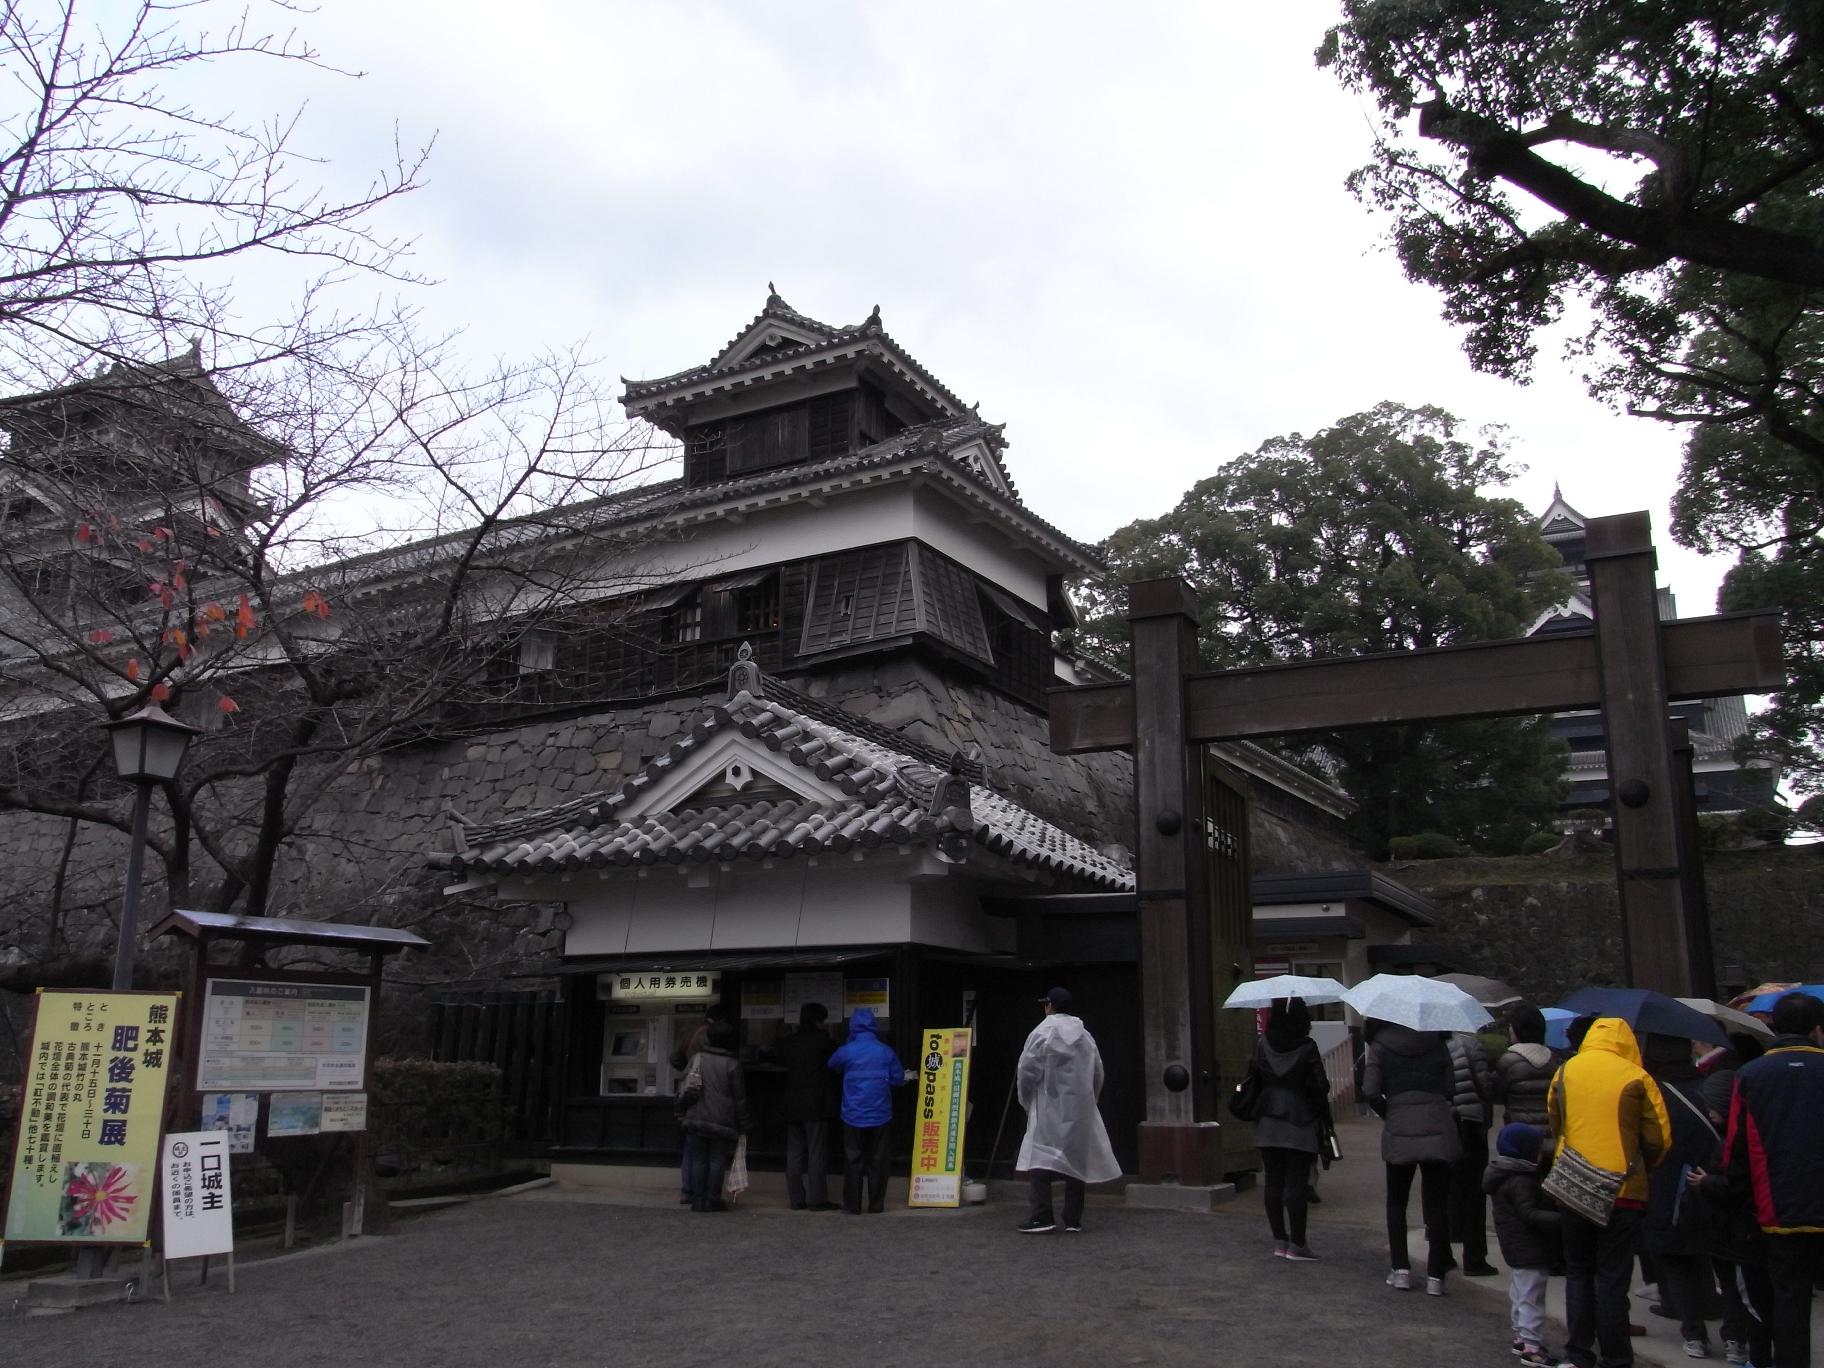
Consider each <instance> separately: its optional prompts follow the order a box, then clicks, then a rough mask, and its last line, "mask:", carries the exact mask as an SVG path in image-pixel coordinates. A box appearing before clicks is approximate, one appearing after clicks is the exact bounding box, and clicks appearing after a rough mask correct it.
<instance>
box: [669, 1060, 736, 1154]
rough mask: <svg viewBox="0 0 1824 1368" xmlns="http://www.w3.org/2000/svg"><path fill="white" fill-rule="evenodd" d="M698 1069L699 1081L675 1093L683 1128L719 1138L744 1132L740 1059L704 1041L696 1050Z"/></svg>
mask: <svg viewBox="0 0 1824 1368" xmlns="http://www.w3.org/2000/svg"><path fill="white" fill-rule="evenodd" d="M697 1071H698V1073H699V1075H700V1076H701V1078H702V1083H701V1085H699V1086H694V1087H686V1088H685V1090H684V1091H683V1092H681V1093H679V1094H678V1103H677V1106H678V1112H679V1114H680V1115H681V1116H682V1118H683V1126H684V1129H685V1130H687V1131H689V1132H690V1133H691V1134H692V1135H708V1136H713V1137H715V1138H716V1139H718V1140H733V1139H736V1138H737V1137H739V1136H743V1135H746V1134H747V1132H748V1128H749V1126H750V1124H751V1122H750V1118H749V1117H748V1114H747V1080H746V1079H745V1078H743V1077H742V1074H741V1061H740V1060H738V1059H736V1058H735V1057H734V1056H733V1055H732V1054H730V1053H729V1052H728V1051H727V1050H725V1049H722V1048H721V1047H720V1046H716V1045H705V1046H704V1047H703V1048H702V1049H701V1050H699V1051H698V1052H697Z"/></svg>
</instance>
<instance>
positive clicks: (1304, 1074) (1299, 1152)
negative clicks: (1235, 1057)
mask: <svg viewBox="0 0 1824 1368" xmlns="http://www.w3.org/2000/svg"><path fill="white" fill-rule="evenodd" d="M1252 1067H1253V1068H1254V1069H1255V1071H1256V1072H1257V1073H1258V1074H1259V1075H1260V1078H1261V1081H1262V1084H1263V1085H1264V1086H1263V1088H1262V1094H1261V1104H1260V1115H1259V1116H1258V1118H1256V1120H1255V1122H1254V1147H1255V1148H1256V1149H1258V1150H1259V1151H1260V1162H1261V1167H1262V1168H1263V1169H1264V1170H1265V1173H1264V1178H1265V1181H1264V1182H1263V1183H1262V1185H1261V1191H1262V1194H1263V1196H1264V1197H1265V1199H1266V1207H1267V1224H1268V1225H1269V1226H1271V1227H1272V1229H1273V1253H1274V1255H1275V1256H1277V1257H1279V1258H1282V1259H1291V1260H1293V1261H1294V1262H1301V1261H1304V1260H1309V1259H1315V1258H1316V1257H1317V1255H1316V1254H1314V1253H1312V1251H1311V1246H1310V1245H1309V1244H1307V1243H1306V1241H1305V1218H1306V1215H1307V1212H1308V1210H1309V1207H1308V1205H1307V1203H1308V1202H1309V1201H1310V1196H1311V1166H1312V1164H1313V1163H1314V1162H1315V1161H1316V1160H1317V1158H1318V1156H1319V1154H1321V1153H1322V1152H1323V1145H1324V1137H1325V1136H1326V1135H1328V1134H1329V1132H1330V1130H1331V1119H1330V1078H1329V1075H1328V1074H1326V1073H1325V1072H1324V1059H1323V1056H1322V1055H1320V1054H1319V1053H1318V1050H1317V1046H1316V1044H1315V1043H1313V1041H1312V1039H1311V1011H1310V1009H1309V1008H1307V1007H1306V1006H1305V1003H1304V999H1302V998H1277V999H1275V1000H1274V1003H1273V1009H1272V1011H1271V1012H1270V1013H1269V1014H1268V1017H1267V1029H1266V1033H1265V1034H1264V1035H1262V1036H1261V1038H1260V1039H1259V1040H1257V1041H1255V1042H1254V1062H1253V1066H1252Z"/></svg>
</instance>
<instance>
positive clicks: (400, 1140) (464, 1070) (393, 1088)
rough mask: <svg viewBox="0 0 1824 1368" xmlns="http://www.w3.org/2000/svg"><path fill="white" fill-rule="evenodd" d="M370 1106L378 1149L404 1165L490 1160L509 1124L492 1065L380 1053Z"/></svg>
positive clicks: (404, 1167)
mask: <svg viewBox="0 0 1824 1368" xmlns="http://www.w3.org/2000/svg"><path fill="white" fill-rule="evenodd" d="M369 1106H370V1107H371V1108H372V1115H370V1116H369V1117H368V1129H369V1131H370V1132H371V1133H372V1135H373V1137H374V1148H375V1153H376V1154H377V1155H379V1156H382V1157H383V1159H384V1161H385V1162H386V1164H387V1166H388V1167H390V1168H394V1169H396V1170H398V1171H401V1172H407V1173H409V1172H414V1171H418V1170H425V1169H447V1168H450V1167H474V1166H478V1165H491V1164H492V1163H493V1162H494V1161H495V1159H496V1158H497V1151H498V1148H499V1145H500V1143H501V1140H502V1138H503V1137H504V1135H505V1130H506V1126H505V1123H506V1111H505V1108H504V1106H503V1105H502V1102H501V1071H500V1069H499V1067H498V1066H496V1065H493V1064H483V1063H477V1062H461V1063H448V1064H435V1063H432V1062H431V1061H430V1060H428V1059H378V1060H375V1061H374V1077H373V1085H372V1090H371V1092H370V1095H369Z"/></svg>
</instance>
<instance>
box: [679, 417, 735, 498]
mask: <svg viewBox="0 0 1824 1368" xmlns="http://www.w3.org/2000/svg"><path fill="white" fill-rule="evenodd" d="M727 474H728V425H727V424H725V423H699V424H697V426H695V427H693V428H691V429H690V430H689V431H688V432H687V433H686V434H685V438H684V482H685V483H686V484H689V485H700V484H707V483H708V482H709V481H711V480H720V479H722V478H723V477H724V476H726V475H727Z"/></svg>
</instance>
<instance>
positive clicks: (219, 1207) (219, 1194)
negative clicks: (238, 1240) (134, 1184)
mask: <svg viewBox="0 0 1824 1368" xmlns="http://www.w3.org/2000/svg"><path fill="white" fill-rule="evenodd" d="M161 1167H162V1169H163V1173H162V1175H161V1176H162V1177H163V1179H164V1181H163V1182H162V1183H160V1184H159V1187H160V1188H161V1189H162V1190H163V1196H164V1214H165V1257H166V1258H167V1259H195V1258H200V1257H201V1256H203V1255H205V1254H232V1253H233V1252H234V1195H233V1193H232V1191H231V1190H230V1188H229V1185H228V1136H227V1134H226V1133H225V1132H223V1131H189V1132H186V1133H183V1134H178V1135H167V1136H166V1137H165V1153H164V1160H163V1163H162V1165H161Z"/></svg>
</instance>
